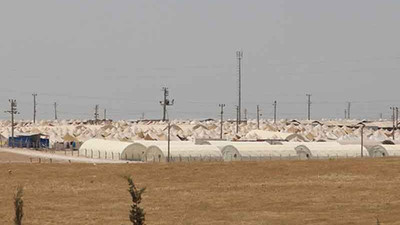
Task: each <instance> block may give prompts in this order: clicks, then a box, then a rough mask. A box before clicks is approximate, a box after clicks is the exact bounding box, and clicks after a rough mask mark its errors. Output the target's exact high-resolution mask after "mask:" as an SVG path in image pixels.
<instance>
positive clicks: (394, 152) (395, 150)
mask: <svg viewBox="0 0 400 225" xmlns="http://www.w3.org/2000/svg"><path fill="white" fill-rule="evenodd" d="M368 151H369V155H370V156H371V157H386V156H400V145H375V146H372V147H370V148H368Z"/></svg>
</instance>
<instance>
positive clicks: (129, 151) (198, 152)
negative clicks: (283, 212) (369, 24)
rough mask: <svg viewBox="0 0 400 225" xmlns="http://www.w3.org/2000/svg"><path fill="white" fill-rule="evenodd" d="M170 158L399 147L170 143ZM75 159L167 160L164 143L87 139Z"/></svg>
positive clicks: (312, 155) (325, 154)
mask: <svg viewBox="0 0 400 225" xmlns="http://www.w3.org/2000/svg"><path fill="white" fill-rule="evenodd" d="M169 149H170V158H171V159H172V160H174V161H177V160H179V161H201V160H205V161H212V160H223V161H238V160H257V159H259V160H262V159H318V158H350V157H360V156H361V155H363V156H365V157H368V156H371V157H384V156H399V155H400V145H376V146H370V147H362V148H361V146H360V145H341V144H339V143H337V142H306V143H304V142H299V143H295V142H287V143H282V144H279V145H271V144H269V143H266V142H230V141H205V142H201V144H195V143H194V142H183V141H171V142H170V145H169ZM79 155H80V156H84V157H88V158H102V159H114V160H134V161H144V162H162V161H166V159H167V157H168V142H167V141H137V142H121V141H109V140H103V139H91V140H88V141H86V142H84V143H83V145H82V146H81V147H80V149H79Z"/></svg>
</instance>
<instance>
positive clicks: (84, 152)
mask: <svg viewBox="0 0 400 225" xmlns="http://www.w3.org/2000/svg"><path fill="white" fill-rule="evenodd" d="M146 150H147V149H146V146H144V145H142V144H140V143H130V142H122V141H109V140H102V139H90V140H87V141H85V142H84V143H83V144H82V146H81V147H80V148H79V155H81V156H85V157H89V158H102V159H121V160H134V161H142V160H143V156H144V155H145V153H146Z"/></svg>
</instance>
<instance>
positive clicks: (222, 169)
mask: <svg viewBox="0 0 400 225" xmlns="http://www.w3.org/2000/svg"><path fill="white" fill-rule="evenodd" d="M8 170H11V171H12V174H9V173H8ZM122 175H132V176H133V178H134V180H135V181H136V184H137V185H138V186H139V187H147V190H146V192H145V194H144V200H143V201H144V202H143V207H144V208H145V210H146V212H147V217H146V218H147V224H149V225H151V224H168V225H170V224H188V225H189V224H242V225H247V224H363V225H365V224H371V225H373V224H376V218H377V217H378V218H379V220H380V222H381V224H400V159H399V158H386V159H362V160H361V159H353V160H319V161H317V160H315V161H267V162H235V163H190V164H189V163H173V164H170V165H168V164H126V165H125V164H123V165H111V164H110V165H91V164H65V163H63V164H57V163H53V164H49V163H42V164H38V163H33V164H30V163H25V164H22V163H20V164H17V163H16V164H13V163H11V164H8V163H1V164H0V224H4V225H6V224H13V222H12V218H13V194H14V192H15V190H16V187H17V186H18V185H20V184H21V185H23V186H24V187H25V196H24V201H25V207H24V209H25V217H24V224H27V225H28V224H32V225H46V224H58V225H60V224H77V225H79V224H82V225H83V224H85V225H86V224H96V225H112V224H116V225H121V224H130V223H129V218H128V213H129V205H130V203H131V202H130V196H129V193H128V192H127V188H128V185H127V182H126V181H125V180H124V179H122V178H121V176H122Z"/></svg>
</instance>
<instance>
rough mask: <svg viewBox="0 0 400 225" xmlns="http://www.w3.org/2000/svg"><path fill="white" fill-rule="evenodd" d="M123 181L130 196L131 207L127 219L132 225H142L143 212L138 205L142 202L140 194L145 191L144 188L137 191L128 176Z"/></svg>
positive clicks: (143, 219)
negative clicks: (127, 187) (126, 183)
mask: <svg viewBox="0 0 400 225" xmlns="http://www.w3.org/2000/svg"><path fill="white" fill-rule="evenodd" d="M125 179H126V180H127V181H128V183H129V189H128V192H129V193H130V194H131V197H132V205H131V210H130V214H129V219H130V220H131V222H132V224H133V225H144V224H145V222H144V221H145V212H144V209H143V208H141V207H140V203H141V202H142V194H143V192H144V191H145V190H146V188H141V189H138V188H137V187H136V185H135V183H134V182H133V180H132V177H130V176H125Z"/></svg>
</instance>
